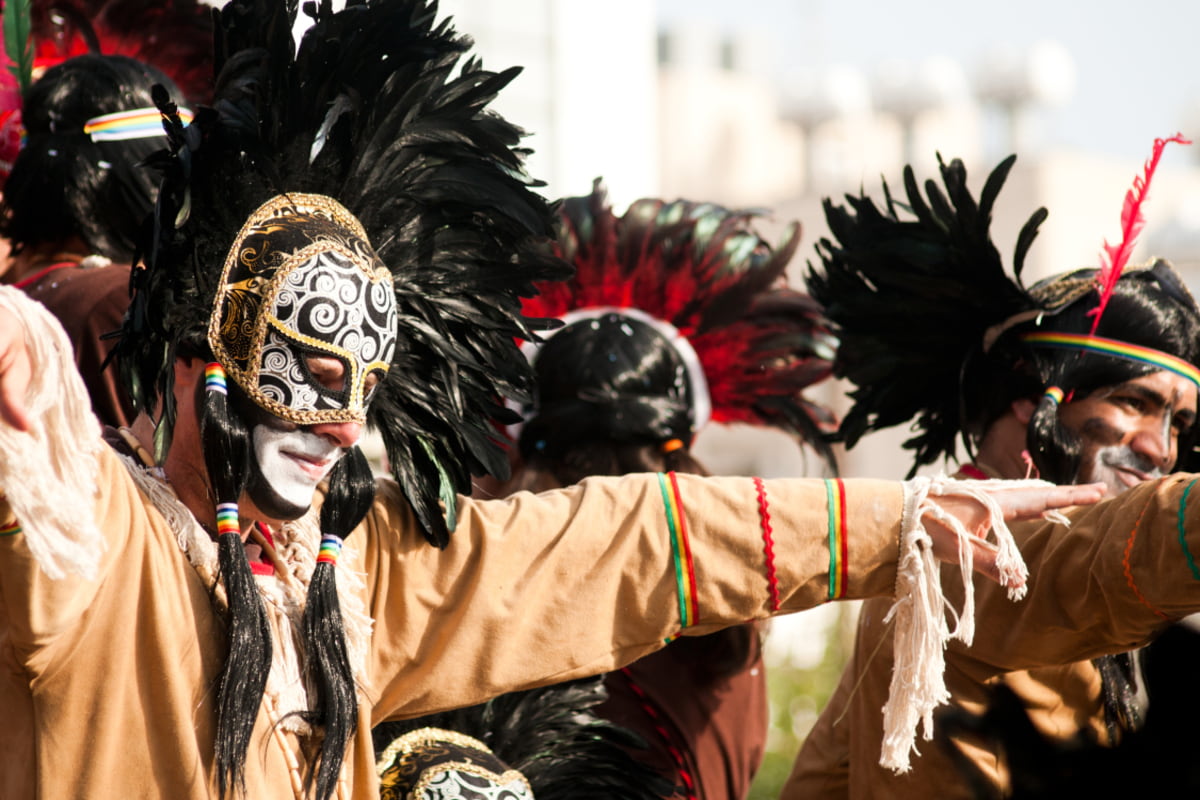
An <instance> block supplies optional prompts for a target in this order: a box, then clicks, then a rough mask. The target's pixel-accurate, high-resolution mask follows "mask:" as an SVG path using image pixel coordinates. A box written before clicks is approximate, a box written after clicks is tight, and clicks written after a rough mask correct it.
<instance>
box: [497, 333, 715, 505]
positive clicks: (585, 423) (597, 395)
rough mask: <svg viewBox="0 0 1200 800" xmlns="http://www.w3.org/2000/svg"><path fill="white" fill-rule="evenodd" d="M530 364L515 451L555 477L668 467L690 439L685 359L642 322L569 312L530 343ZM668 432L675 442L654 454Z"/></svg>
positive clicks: (689, 392)
mask: <svg viewBox="0 0 1200 800" xmlns="http://www.w3.org/2000/svg"><path fill="white" fill-rule="evenodd" d="M533 368H534V374H535V375H536V378H537V383H536V389H535V397H536V402H535V405H536V409H537V411H536V413H535V414H534V416H533V417H532V418H531V419H530V420H529V421H528V422H526V424H525V426H524V427H523V428H522V430H521V435H520V438H519V440H518V444H519V447H520V450H521V457H522V458H523V459H524V460H525V462H526V463H527V464H539V465H541V467H542V468H544V469H549V470H550V471H551V472H553V473H554V474H555V475H557V476H558V477H559V479H560V481H561V482H562V483H563V484H571V483H576V482H578V481H580V480H582V479H583V478H586V477H587V476H588V475H622V474H624V473H626V472H644V471H647V470H653V469H661V468H663V467H666V468H667V469H668V470H670V469H674V468H675V466H674V465H668V464H666V463H665V462H667V461H678V460H679V459H680V458H681V457H682V456H681V455H680V456H673V454H682V453H683V452H684V451H685V450H686V448H687V446H689V445H690V444H691V441H692V434H693V424H694V422H695V420H694V415H693V411H692V404H693V397H692V387H691V384H690V383H689V380H688V370H687V366H686V365H685V364H684V362H683V359H682V358H681V357H680V355H679V353H678V352H677V351H676V349H675V347H674V346H673V345H672V344H671V343H670V342H669V341H668V340H667V339H666V338H665V337H664V336H663V335H662V334H661V333H659V332H658V331H656V330H655V329H654V328H653V327H652V326H650V325H649V324H647V323H645V322H642V321H640V320H637V319H634V318H632V317H629V316H625V315H623V314H618V313H608V314H604V315H603V316H600V317H596V318H594V319H586V320H581V321H579V322H575V323H573V324H571V325H568V326H567V327H565V328H563V329H562V330H560V331H558V332H557V333H555V334H554V336H552V337H551V338H550V340H549V341H548V342H546V343H545V344H544V345H543V346H542V347H541V349H540V350H538V352H537V356H536V358H535V359H534V363H533ZM676 439H677V440H679V442H680V443H681V444H682V445H683V447H681V448H676V449H674V450H672V451H671V452H670V453H667V454H665V458H663V457H659V456H656V455H654V454H655V453H658V454H661V450H662V445H663V444H665V443H667V442H670V441H672V440H676ZM678 471H694V470H678Z"/></svg>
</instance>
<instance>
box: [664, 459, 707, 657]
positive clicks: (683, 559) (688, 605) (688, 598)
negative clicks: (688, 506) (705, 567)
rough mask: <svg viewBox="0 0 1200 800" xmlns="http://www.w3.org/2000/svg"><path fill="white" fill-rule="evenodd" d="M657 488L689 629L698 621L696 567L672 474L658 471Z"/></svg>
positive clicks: (682, 613) (683, 621)
mask: <svg viewBox="0 0 1200 800" xmlns="http://www.w3.org/2000/svg"><path fill="white" fill-rule="evenodd" d="M658 488H659V490H660V491H661V492H662V498H663V508H664V510H665V513H666V522H667V531H668V533H669V534H670V536H671V559H672V561H673V563H674V565H675V586H676V589H677V594H678V597H679V621H680V627H681V628H689V627H691V626H693V625H695V624H696V623H697V622H699V620H700V609H699V606H698V600H697V596H698V594H697V590H696V569H695V565H694V564H693V563H692V549H691V543H690V542H689V541H688V532H687V519H686V514H685V512H684V508H683V498H682V497H680V495H679V482H678V481H677V480H676V479H675V473H674V472H669V473H667V474H665V475H664V474H663V473H661V472H660V473H658ZM668 641H669V640H668Z"/></svg>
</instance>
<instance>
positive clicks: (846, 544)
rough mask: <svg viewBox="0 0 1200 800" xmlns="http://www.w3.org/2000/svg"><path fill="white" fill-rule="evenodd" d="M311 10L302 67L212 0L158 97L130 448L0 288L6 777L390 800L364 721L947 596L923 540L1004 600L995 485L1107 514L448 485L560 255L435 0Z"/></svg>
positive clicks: (491, 442) (958, 498)
mask: <svg viewBox="0 0 1200 800" xmlns="http://www.w3.org/2000/svg"><path fill="white" fill-rule="evenodd" d="M306 6H308V7H309V8H310V10H311V11H312V12H313V13H314V14H315V15H316V17H317V19H316V20H315V22H314V24H313V26H312V27H311V28H310V29H309V30H308V32H307V34H306V35H305V37H304V39H303V40H302V42H301V43H300V46H299V47H298V48H297V47H296V46H295V43H294V42H293V40H292V36H291V31H292V30H293V29H294V25H295V14H296V4H294V3H289V2H284V1H283V0H232V2H230V3H228V4H226V5H225V6H224V7H223V8H222V9H221V10H220V12H218V16H217V17H216V24H215V30H216V34H215V36H216V41H215V42H214V46H215V49H214V52H215V53H216V54H217V66H218V68H220V74H219V79H218V80H217V81H216V84H215V85H216V86H217V87H218V88H217V94H216V99H215V102H214V107H213V108H199V109H197V110H196V116H195V119H194V121H193V122H192V123H191V124H190V125H188V126H186V127H185V126H184V125H183V124H182V121H181V119H180V116H179V110H178V108H177V107H176V106H175V104H174V103H173V101H172V100H171V98H169V97H167V96H165V92H164V91H161V90H160V91H157V92H156V93H155V96H154V101H155V104H156V106H157V107H158V109H159V110H160V111H161V113H162V120H161V121H162V122H163V124H164V125H165V126H166V131H167V138H168V142H169V145H170V147H169V149H168V150H167V151H165V152H162V153H160V154H157V155H156V156H154V157H152V158H151V164H152V165H153V166H154V167H155V168H157V169H158V170H160V172H161V174H162V176H163V180H162V183H161V184H160V187H159V192H158V201H157V207H156V210H155V215H154V218H153V220H151V221H150V223H151V224H147V225H146V226H145V227H144V230H143V236H144V240H143V242H142V249H141V252H142V253H143V254H144V260H143V262H142V263H140V264H138V265H137V266H136V268H135V269H134V271H133V283H134V289H135V292H134V296H133V300H132V303H131V305H130V309H129V312H128V314H127V315H126V317H125V322H124V325H123V329H122V335H121V339H120V342H119V359H120V361H119V363H120V364H121V370H122V377H123V379H124V381H125V383H126V385H127V387H128V388H129V389H130V394H131V397H132V399H133V400H134V402H135V404H136V405H137V408H138V411H139V417H138V418H137V420H136V421H135V423H134V425H133V426H132V429H130V430H121V431H117V432H112V435H111V436H110V437H109V439H110V443H111V444H112V447H104V446H103V445H102V443H101V441H100V440H99V438H98V436H97V435H96V432H95V421H94V418H92V417H91V416H90V415H89V414H88V413H87V402H86V398H85V396H84V394H83V391H82V388H81V386H80V384H79V381H78V375H77V374H76V373H75V372H74V370H73V367H72V366H71V362H70V360H69V358H70V348H69V345H67V343H66V342H65V339H64V336H63V333H62V330H61V328H60V327H59V326H57V325H56V324H55V323H54V321H53V319H52V318H51V317H49V315H48V314H47V312H46V311H45V309H44V308H42V307H41V306H39V305H38V304H36V303H34V302H33V301H32V300H29V298H27V297H25V296H24V295H23V294H22V293H20V292H18V291H16V290H12V289H8V288H3V289H0V492H3V493H4V495H5V496H4V498H3V499H2V500H0V643H2V644H3V647H0V708H3V709H4V710H5V713H6V724H5V725H4V726H3V727H2V728H0V795H3V796H4V797H13V798H32V797H71V796H76V797H78V796H90V797H104V798H108V797H112V798H117V797H120V798H126V797H183V798H196V799H197V800H198V799H199V798H211V797H227V796H245V797H253V798H256V799H258V798H293V799H298V798H302V797H315V798H318V800H328V799H329V798H331V797H333V796H335V795H336V796H339V797H348V798H354V800H367V798H376V797H378V792H379V785H378V780H377V777H376V774H375V759H374V753H373V748H372V743H371V737H370V727H371V726H372V725H374V724H376V723H379V722H383V721H386V720H389V719H395V718H401V717H409V716H417V715H421V714H426V713H431V712H435V711H439V710H446V709H449V708H453V707H456V706H461V705H469V704H472V703H477V702H480V701H483V700H486V699H487V698H489V697H492V696H495V695H497V694H500V693H502V692H506V691H513V690H519V689H523V688H528V687H531V686H535V685H541V684H546V683H550V682H553V681H563V680H569V679H571V678H574V677H581V676H585V675H591V674H595V673H597V672H601V671H605V670H609V669H612V668H614V667H617V666H619V665H622V664H625V663H628V662H629V661H632V660H634V659H636V658H638V657H640V656H642V655H645V654H647V653H650V652H652V651H654V650H657V649H658V648H660V647H662V646H663V644H664V641H665V640H666V639H668V638H672V637H674V636H675V635H676V634H679V633H685V634H689V635H690V634H696V633H706V632H709V631H711V630H715V629H717V628H720V627H723V626H728V625H732V624H740V623H743V622H745V621H746V620H748V619H754V618H762V617H765V616H769V615H771V614H775V613H784V612H789V611H795V610H799V609H802V608H805V607H808V606H811V605H814V604H817V603H821V602H827V601H829V600H835V599H842V598H852V597H862V596H868V595H875V594H885V595H889V596H891V595H893V594H895V587H896V581H897V576H906V575H907V576H909V579H911V580H906V583H911V584H912V586H913V592H905V591H902V592H901V595H902V596H906V597H910V598H911V597H915V596H917V594H919V595H920V596H924V595H926V594H927V593H933V594H934V596H937V587H936V586H935V585H931V584H930V583H929V582H928V580H927V578H928V577H929V576H928V575H927V571H926V570H924V569H923V566H925V565H928V564H930V563H933V562H934V559H935V558H941V559H948V560H951V561H954V562H955V563H958V562H959V561H960V559H962V558H967V561H968V563H970V561H971V560H973V561H974V566H975V568H977V569H980V570H982V571H985V572H987V573H988V574H990V575H992V576H994V577H996V578H997V579H1003V580H1005V582H1006V583H1008V585H1009V586H1012V587H1014V588H1015V587H1017V586H1019V585H1021V584H1022V583H1023V579H1024V575H1023V573H1022V569H1021V565H1020V559H1019V556H1018V555H1017V554H1016V553H1015V552H1014V551H1013V550H1012V548H1011V539H1010V538H1009V537H1006V536H1005V535H1004V528H1003V524H1002V520H1001V519H999V517H1000V516H1001V514H1000V513H999V512H1001V511H1002V509H1001V508H1000V507H999V506H997V505H996V504H995V503H993V502H991V501H990V500H989V498H990V497H992V496H995V497H997V498H999V501H1000V503H1001V504H1002V505H1004V506H1005V507H1006V509H1007V512H1006V513H1007V514H1008V515H1009V516H1016V515H1024V516H1030V515H1032V516H1034V517H1036V516H1039V515H1040V514H1041V513H1042V512H1043V511H1044V510H1045V509H1046V508H1047V507H1056V506H1058V505H1063V504H1066V503H1072V502H1090V501H1094V500H1095V499H1097V495H1098V492H1097V490H1095V489H1094V488H1092V489H1084V490H1081V491H1072V490H1064V489H1062V488H1054V489H1051V490H1049V491H1047V490H1046V489H1045V487H1044V486H1039V487H1037V488H1036V489H1035V490H1034V491H1033V492H1031V493H1030V492H1025V493H1022V492H1021V491H1020V490H1019V491H1018V493H1017V494H1016V495H1014V494H1013V492H1012V491H1011V489H1010V490H1005V489H1004V488H1003V487H999V488H998V489H992V488H988V487H985V488H983V489H980V488H978V487H971V486H967V487H963V486H961V485H956V484H955V483H954V482H952V481H944V482H943V481H914V482H910V483H907V484H903V485H902V484H898V483H895V482H878V481H868V482H863V483H859V482H841V481H835V480H830V481H820V480H782V481H755V480H753V479H747V478H739V479H716V478H709V479H706V478H700V477H697V476H688V475H675V474H674V473H667V474H649V475H646V474H642V475H630V476H624V477H621V478H600V479H596V480H591V481H587V482H585V484H583V485H581V486H578V487H573V488H571V489H566V490H561V491H556V492H546V493H542V494H538V495H533V494H529V493H522V494H519V495H517V496H515V497H513V498H511V499H509V500H505V501H492V502H480V501H473V500H471V499H470V498H468V497H464V496H462V495H463V494H464V493H465V492H466V491H467V490H468V489H469V487H470V476H471V474H472V473H476V474H483V473H501V472H503V470H504V466H505V465H506V464H507V461H506V458H505V456H504V453H503V451H502V449H501V448H500V447H498V446H497V442H496V441H495V438H496V435H495V424H496V423H497V422H502V423H503V422H511V421H515V420H514V418H513V416H512V415H510V414H508V413H507V412H506V409H505V407H504V405H503V403H502V399H503V398H504V397H506V396H508V397H512V398H513V399H517V400H524V399H526V398H527V389H528V388H529V386H530V383H531V373H530V369H529V366H528V364H527V362H526V361H525V359H524V358H523V357H522V356H521V353H520V351H519V350H518V348H517V346H516V344H515V340H516V338H517V337H520V338H523V339H533V338H536V333H535V331H536V330H537V329H538V328H539V325H538V321H537V320H530V319H527V318H526V317H524V316H523V315H522V314H521V306H520V299H521V297H522V296H527V295H529V294H530V293H531V292H532V286H533V284H534V283H535V282H537V281H541V280H550V279H555V278H562V277H564V272H565V271H564V265H563V262H562V261H561V260H559V259H557V258H554V257H552V256H550V255H549V254H547V253H546V252H545V249H544V245H545V244H546V241H547V237H548V236H550V234H551V233H552V228H551V219H552V217H551V214H550V213H549V209H548V208H547V205H546V203H545V201H544V200H543V198H541V197H540V196H539V195H537V194H536V193H535V192H533V191H531V189H530V183H531V180H530V179H529V178H528V177H527V176H526V175H525V173H524V171H523V166H522V154H523V151H521V150H520V149H519V148H517V146H516V145H517V143H518V142H519V140H520V131H518V130H517V129H516V128H515V127H513V126H512V125H511V124H509V123H508V122H507V121H505V120H504V119H503V118H501V117H499V116H498V115H496V114H495V113H494V112H492V111H490V110H489V109H488V108H487V106H488V104H489V102H490V101H491V100H492V98H493V97H494V95H495V94H496V92H498V91H499V90H500V89H501V88H502V87H503V86H504V85H506V84H507V82H508V81H509V80H511V78H512V77H513V76H514V75H515V72H513V71H508V72H505V73H493V72H489V71H486V70H483V69H482V68H481V67H480V66H479V64H478V63H477V62H476V61H474V60H468V61H467V62H466V63H460V58H461V56H462V55H463V54H464V53H465V52H466V51H467V50H468V49H469V43H468V42H467V41H465V40H464V39H463V38H461V37H459V36H458V35H457V33H456V32H455V31H454V29H453V28H452V27H451V26H450V25H449V23H448V22H437V21H436V20H435V18H436V8H435V5H434V4H433V3H430V2H425V1H424V0H383V1H382V2H372V3H370V4H349V5H347V7H346V8H345V9H344V10H341V11H337V12H334V11H333V10H332V8H331V6H330V4H327V3H319V4H306ZM366 425H372V426H375V427H376V428H377V429H378V431H379V434H380V436H381V438H382V439H383V441H384V443H385V445H386V447H387V451H388V460H389V466H390V470H391V473H392V475H391V478H387V479H380V480H379V481H376V480H375V479H374V476H373V475H372V473H371V469H370V467H369V465H368V463H367V461H366V459H365V457H364V456H363V454H362V452H361V450H360V449H359V448H358V447H357V443H358V440H359V438H360V436H361V434H362V431H363V428H364V426H366ZM318 484H322V487H321V488H320V490H318ZM964 495H966V496H964ZM993 526H994V527H995V528H996V530H997V539H998V541H999V544H1000V546H999V547H997V546H993V545H991V544H990V543H989V542H986V541H982V540H981V539H980V538H979V537H980V535H981V534H982V535H986V534H987V532H988V531H989V529H991V528H992V527H993ZM452 533H453V539H452V538H451V534H452ZM430 545H433V546H430ZM902 561H903V562H904V563H905V564H906V565H907V566H900V565H899V562H902ZM929 644H931V645H932V646H931V647H929V646H927V647H914V648H912V650H913V652H914V653H918V654H922V655H925V656H928V657H929V658H930V659H933V660H935V661H936V659H937V658H938V657H939V656H940V652H941V642H940V640H937V641H931V642H930V643H929ZM932 672H934V673H935V674H939V675H940V672H938V671H937V670H936V669H935V670H932ZM501 777H502V776H501Z"/></svg>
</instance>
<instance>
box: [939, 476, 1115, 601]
mask: <svg viewBox="0 0 1200 800" xmlns="http://www.w3.org/2000/svg"><path fill="white" fill-rule="evenodd" d="M1021 483H1024V481H1022V482H1021ZM976 488H978V489H981V490H982V491H984V492H986V493H987V494H988V495H990V496H991V497H992V498H993V499H994V500H995V501H996V502H997V503H998V504H999V506H1000V510H1001V512H1002V513H1003V514H1004V519H1005V520H1006V521H1008V522H1019V521H1021V520H1029V519H1038V518H1039V517H1041V516H1042V515H1043V514H1044V513H1045V512H1047V511H1052V510H1054V509H1058V508H1065V507H1067V506H1084V505H1091V504H1092V503H1095V502H1097V501H1099V500H1100V499H1101V498H1103V497H1104V492H1105V487H1104V484H1102V483H1092V484H1083V485H1079V486H1049V485H1046V486H1029V485H1024V486H1014V485H1012V484H1011V483H1009V482H1006V481H987V482H981V483H978V484H976ZM929 499H930V500H931V501H932V502H934V503H936V504H937V505H938V506H940V507H941V508H942V510H944V511H946V512H947V513H949V514H951V515H953V516H955V517H957V518H958V519H959V521H960V522H962V524H963V526H964V527H965V528H966V529H967V531H968V532H969V533H970V537H971V538H970V539H969V542H968V543H969V544H970V545H971V550H972V552H973V554H974V566H975V571H976V572H979V573H982V574H983V575H986V576H987V577H989V578H991V579H992V580H994V581H997V582H999V580H1000V573H999V570H998V569H997V568H996V554H997V549H996V546H995V545H994V544H992V543H991V542H989V541H987V539H986V537H987V534H988V532H989V531H990V530H991V527H992V517H991V512H989V511H988V509H987V508H986V507H984V505H983V504H982V503H980V502H979V501H978V500H975V499H972V498H971V497H968V496H964V495H940V496H932V495H931V496H930V497H929ZM925 523H926V530H927V531H928V532H929V535H930V537H931V538H932V539H933V554H934V555H935V556H937V558H938V559H940V560H941V561H945V562H948V563H951V564H957V563H958V559H959V556H958V535H957V534H956V533H955V532H954V531H953V530H951V529H950V528H949V527H948V526H947V525H945V524H943V523H941V522H938V521H937V520H936V519H935V518H934V517H933V515H926V517H925Z"/></svg>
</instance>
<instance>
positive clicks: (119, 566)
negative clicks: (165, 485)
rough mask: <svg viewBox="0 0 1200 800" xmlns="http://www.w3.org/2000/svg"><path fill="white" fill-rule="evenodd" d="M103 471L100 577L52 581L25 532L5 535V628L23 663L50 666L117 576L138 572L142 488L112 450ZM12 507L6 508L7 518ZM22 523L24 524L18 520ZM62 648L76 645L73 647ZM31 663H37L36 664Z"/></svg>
mask: <svg viewBox="0 0 1200 800" xmlns="http://www.w3.org/2000/svg"><path fill="white" fill-rule="evenodd" d="M96 460H97V463H98V465H99V469H100V472H99V474H98V475H97V476H96V482H97V485H99V486H103V487H105V491H102V492H99V493H98V494H97V499H96V519H97V520H101V521H102V522H101V523H100V524H99V530H100V532H101V533H102V535H103V536H104V539H105V542H106V546H105V548H104V552H103V554H102V556H101V558H100V562H99V565H98V569H97V573H96V576H95V577H94V578H93V579H91V580H88V579H85V578H81V577H79V576H76V575H70V576H67V577H65V578H62V579H58V580H55V579H52V578H49V577H47V575H46V573H45V572H44V571H43V570H42V569H41V567H40V566H39V565H38V562H37V560H36V559H35V558H34V556H33V554H32V553H31V552H30V550H29V546H28V542H27V541H26V536H25V534H24V533H18V534H15V535H12V536H0V595H2V596H3V602H2V604H0V605H2V606H3V608H4V611H5V614H6V619H5V625H6V627H7V628H8V630H7V633H8V636H9V640H10V641H11V643H12V645H13V647H14V648H15V649H16V650H17V652H18V654H19V656H20V657H21V659H22V660H26V659H30V658H34V653H35V652H36V653H39V655H37V656H36V658H37V659H40V660H42V661H48V660H49V659H51V658H52V657H53V654H54V645H55V644H56V642H57V641H58V637H59V635H60V634H62V633H64V632H67V631H69V630H71V629H72V627H73V626H74V625H75V623H76V622H77V621H78V620H79V619H80V618H81V617H82V616H84V615H85V614H87V613H88V612H89V611H90V610H91V609H92V603H93V600H94V598H95V596H96V592H97V591H98V589H99V587H100V586H101V585H102V584H103V583H104V582H105V581H106V580H109V579H110V577H111V575H112V573H113V572H114V571H121V570H124V569H132V567H130V564H129V561H128V558H127V556H128V548H127V544H128V539H129V536H130V531H131V529H132V527H133V522H132V518H131V512H132V509H133V508H134V507H135V503H136V507H137V508H139V509H140V508H141V504H140V502H137V498H136V494H137V489H136V488H135V487H134V486H133V483H132V481H131V480H130V479H129V477H128V474H127V473H126V471H125V468H124V466H122V465H121V463H120V461H119V460H118V458H117V456H116V455H115V454H114V453H113V452H112V451H111V450H109V449H108V448H107V447H104V448H101V450H100V451H99V452H98V454H97V459H96ZM6 510H7V506H4V507H3V508H0V517H2V516H5V513H4V512H5V511H6ZM18 522H20V520H18ZM62 646H68V647H69V646H70V642H67V643H65V644H64V645H62ZM29 663H31V664H33V663H34V662H33V661H30V662H29Z"/></svg>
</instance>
